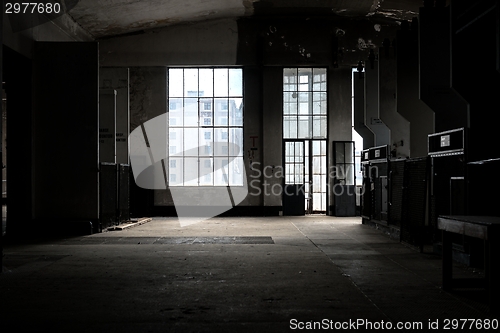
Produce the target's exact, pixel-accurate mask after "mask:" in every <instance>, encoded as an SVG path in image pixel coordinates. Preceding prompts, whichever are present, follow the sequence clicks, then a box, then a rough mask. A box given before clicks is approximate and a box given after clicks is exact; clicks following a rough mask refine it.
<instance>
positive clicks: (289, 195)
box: [283, 140, 306, 215]
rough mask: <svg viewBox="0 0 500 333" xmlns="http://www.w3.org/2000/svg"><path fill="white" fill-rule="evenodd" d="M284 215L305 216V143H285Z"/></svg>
mask: <svg viewBox="0 0 500 333" xmlns="http://www.w3.org/2000/svg"><path fill="white" fill-rule="evenodd" d="M284 146H285V147H284V152H285V158H284V161H285V180H284V182H285V184H284V186H283V215H304V214H305V190H306V189H305V187H306V186H305V149H304V141H302V140H301V141H284Z"/></svg>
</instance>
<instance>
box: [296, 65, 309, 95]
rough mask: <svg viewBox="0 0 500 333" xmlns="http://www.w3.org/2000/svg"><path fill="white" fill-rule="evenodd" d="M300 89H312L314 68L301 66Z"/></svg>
mask: <svg viewBox="0 0 500 333" xmlns="http://www.w3.org/2000/svg"><path fill="white" fill-rule="evenodd" d="M298 74H299V91H311V90H312V86H311V77H312V68H299V69H298Z"/></svg>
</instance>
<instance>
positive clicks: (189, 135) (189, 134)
mask: <svg viewBox="0 0 500 333" xmlns="http://www.w3.org/2000/svg"><path fill="white" fill-rule="evenodd" d="M184 156H198V128H185V129H184Z"/></svg>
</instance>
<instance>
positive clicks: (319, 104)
mask: <svg viewBox="0 0 500 333" xmlns="http://www.w3.org/2000/svg"><path fill="white" fill-rule="evenodd" d="M313 113H314V114H324V115H326V93H313Z"/></svg>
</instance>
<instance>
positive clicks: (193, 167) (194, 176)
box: [184, 157, 198, 186]
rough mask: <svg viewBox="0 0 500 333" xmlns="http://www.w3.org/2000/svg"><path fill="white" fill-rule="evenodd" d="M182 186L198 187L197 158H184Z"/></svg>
mask: <svg viewBox="0 0 500 333" xmlns="http://www.w3.org/2000/svg"><path fill="white" fill-rule="evenodd" d="M184 186H198V157H185V158H184Z"/></svg>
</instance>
